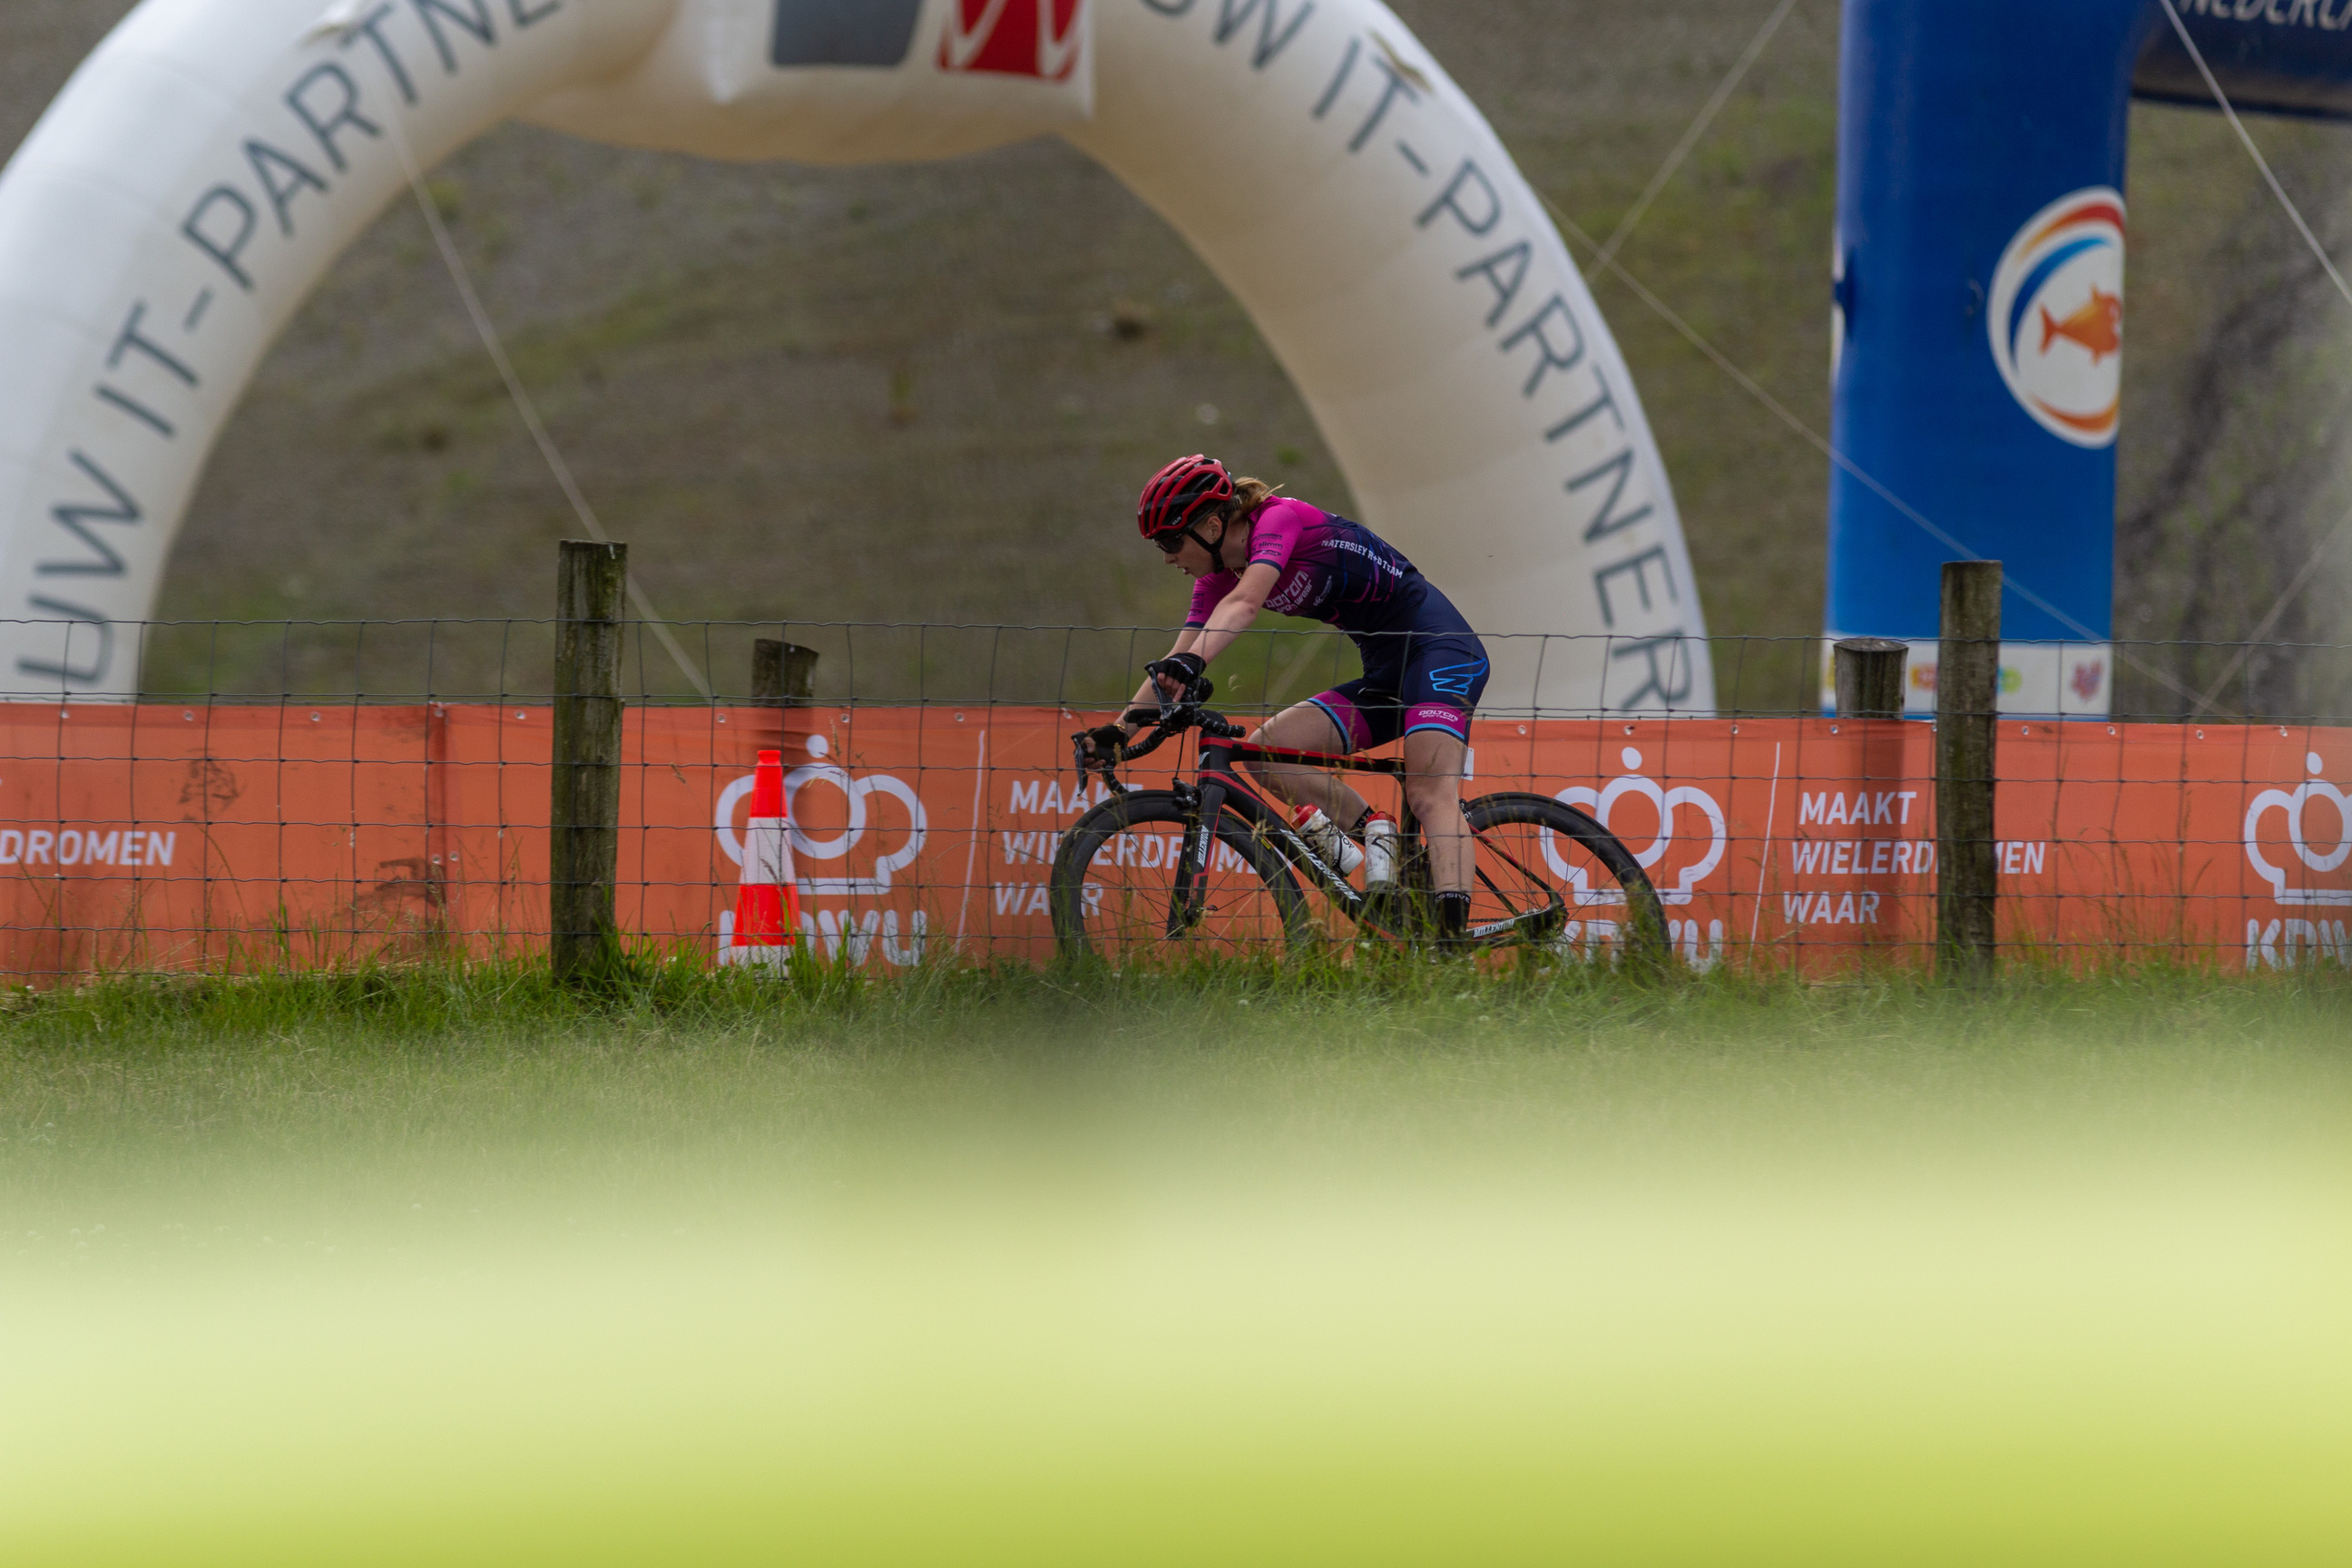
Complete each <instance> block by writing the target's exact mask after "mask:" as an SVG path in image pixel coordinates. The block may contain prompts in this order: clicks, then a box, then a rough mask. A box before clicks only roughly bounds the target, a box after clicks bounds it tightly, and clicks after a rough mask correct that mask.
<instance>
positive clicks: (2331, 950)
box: [2245, 752, 2352, 969]
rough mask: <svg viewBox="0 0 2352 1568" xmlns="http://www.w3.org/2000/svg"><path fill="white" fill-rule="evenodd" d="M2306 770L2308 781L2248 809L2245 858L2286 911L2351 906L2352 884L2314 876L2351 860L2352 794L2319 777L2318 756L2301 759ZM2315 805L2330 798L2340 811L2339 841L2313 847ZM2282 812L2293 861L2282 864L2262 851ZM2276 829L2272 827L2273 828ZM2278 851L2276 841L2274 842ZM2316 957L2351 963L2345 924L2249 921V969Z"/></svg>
mask: <svg viewBox="0 0 2352 1568" xmlns="http://www.w3.org/2000/svg"><path fill="white" fill-rule="evenodd" d="M2303 765H2304V771H2305V773H2308V774H2310V775H2311V776H2310V777H2308V778H2306V779H2305V781H2304V782H2303V783H2302V784H2300V785H2298V786H2296V787H2295V788H2294V789H2292V790H2284V789H2266V790H2264V791H2263V792H2262V793H2261V794H2260V795H2256V796H2254V798H2253V799H2252V801H2251V802H2249V803H2248V804H2247V806H2246V827H2245V841H2246V860H2247V862H2248V863H2249V864H2250V865H2252V867H2253V868H2254V874H2255V875H2256V876H2259V877H2260V878H2262V879H2263V881H2265V882H2267V883H2269V884H2270V888H2271V898H2272V899H2273V900H2274V901H2276V902H2277V903H2279V904H2280V905H2282V906H2284V907H2285V908H2287V909H2308V910H2319V909H2327V908H2336V909H2347V908H2352V886H2338V887H2318V886H2315V885H2314V879H2315V878H2320V877H2326V876H2328V875H2329V874H2330V873H2332V872H2336V871H2340V870H2342V869H2343V868H2344V864H2345V862H2346V861H2347V859H2352V791H2346V790H2341V789H2338V788H2336V786H2335V785H2334V784H2329V783H2328V782H2327V781H2326V779H2324V778H2321V777H2320V776H2319V775H2320V772H2321V769H2322V767H2323V764H2322V763H2321V762H2320V760H2319V753H2318V752H2311V753H2310V754H2308V755H2306V756H2305V758H2304V760H2303ZM2314 801H2326V803H2327V804H2328V805H2330V806H2332V807H2333V808H2334V810H2335V813H2336V842H2335V843H2334V844H2332V845H2331V844H2329V843H2327V842H2326V838H2325V837H2322V838H2321V840H2320V841H2319V842H2318V843H2314V842H2312V839H2311V836H2310V834H2311V829H2312V827H2313V826H2315V824H2314V823H2313V821H2312V814H2311V811H2310V807H2311V804H2312V803H2313V802H2314ZM2274 811H2275V812H2280V813H2283V814H2284V817H2285V823H2284V826H2285V828H2286V847H2287V848H2288V849H2290V850H2291V851H2293V853H2294V864H2293V865H2287V864H2284V863H2282V862H2284V859H2285V857H2284V856H2281V857H2280V858H2279V859H2278V860H2273V858H2271V855H2270V854H2266V853H2264V849H2263V837H2262V836H2263V828H2264V826H2266V825H2267V824H2266V822H2265V819H2266V818H2268V817H2269V816H2270V815H2271V813H2273V812H2274ZM2275 831H2276V829H2275V828H2273V832H2275ZM2275 844H2276V841H2275V840H2273V851H2272V853H2275V852H2276V851H2275ZM2305 952H2308V953H2309V954H2310V955H2311V956H2312V957H2314V958H2333V959H2334V960H2335V961H2336V963H2342V964H2352V931H2347V927H2346V922H2345V921H2340V920H2336V921H2331V920H2325V919H2321V918H2318V917H2317V916H2314V917H2313V918H2311V919H2308V920H2305V919H2302V918H2299V917H2295V916H2286V917H2283V918H2281V919H2278V920H2273V921H2260V920H2250V921H2247V922H2246V967H2247V968H2248V969H2252V968H2255V967H2256V966H2257V965H2268V966H2269V967H2271V968H2273V969H2291V968H2293V967H2294V966H2295V964H2297V963H2300V962H2302V960H2303V957H2304V955H2305Z"/></svg>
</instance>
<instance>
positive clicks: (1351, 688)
mask: <svg viewBox="0 0 2352 1568" xmlns="http://www.w3.org/2000/svg"><path fill="white" fill-rule="evenodd" d="M1366 642H1370V643H1371V644H1372V646H1371V647H1365V648H1364V654H1365V658H1364V673H1363V676H1362V677H1361V679H1356V680H1350V681H1347V682H1345V683H1344V684H1341V685H1339V686H1335V687H1333V688H1332V689H1330V690H1328V691H1327V692H1325V693H1323V695H1322V696H1320V697H1313V698H1309V699H1308V700H1309V701H1311V702H1313V703H1314V704H1315V706H1316V707H1318V708H1320V709H1321V710H1323V711H1324V712H1325V713H1326V714H1327V715H1328V716H1329V718H1330V720H1331V722H1333V723H1334V724H1337V725H1338V726H1339V733H1340V734H1342V735H1344V736H1346V737H1347V742H1348V750H1349V751H1351V752H1369V751H1370V750H1372V749H1373V748H1375V747H1378V746H1385V745H1387V744H1388V743H1389V742H1391V741H1394V740H1397V739H1399V738H1400V737H1402V736H1405V735H1410V734H1412V733H1413V732H1414V731H1418V730H1437V731H1443V732H1444V733H1445V734H1448V735H1451V736H1453V737H1454V739H1455V740H1457V741H1460V742H1463V743H1464V744H1465V745H1467V744H1468V743H1469V741H1470V715H1471V714H1472V713H1473V712H1474V711H1475V710H1476V709H1477V706H1478V699H1479V697H1480V696H1481V695H1482V694H1483V693H1484V692H1485V691H1486V676H1487V674H1488V668H1489V667H1488V665H1487V662H1486V645H1484V644H1483V643H1481V642H1480V641H1479V640H1478V638H1477V637H1476V636H1475V635H1474V634H1472V633H1469V632H1450V633H1445V634H1443V635H1439V636H1434V637H1422V636H1414V635H1412V634H1398V635H1397V636H1395V637H1394V638H1393V640H1391V638H1390V637H1381V638H1378V639H1372V638H1364V639H1360V641H1359V643H1358V647H1364V644H1365V643H1366Z"/></svg>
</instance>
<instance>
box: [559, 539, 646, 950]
mask: <svg viewBox="0 0 2352 1568" xmlns="http://www.w3.org/2000/svg"><path fill="white" fill-rule="evenodd" d="M628 580H629V547H628V546H627V545H625V544H598V543H594V542H590V541H587V540H582V539H567V540H565V541H564V542H563V543H562V557H561V561H560V564H559V568H558V574H557V583H556V594H555V603H556V609H555V616H556V628H555V753H554V759H553V761H554V766H553V767H552V768H551V769H550V770H549V772H550V773H551V775H552V778H553V790H554V798H553V801H552V803H551V806H550V808H549V815H548V825H549V827H550V829H551V832H550V834H549V837H548V889H547V894H548V897H547V904H548V928H549V941H548V952H549V957H550V958H551V960H552V962H553V964H554V969H555V978H556V979H557V981H559V982H571V981H575V980H580V979H585V978H593V976H595V975H597V974H599V973H604V972H606V971H607V970H608V969H609V967H610V965H611V963H612V962H613V960H614V958H616V957H617V956H618V953H619V950H620V939H619V934H618V931H617V930H616V929H615V924H614V911H613V885H614V881H615V880H616V879H618V876H619V866H620V853H621V629H622V628H621V614H622V604H623V601H624V599H625V595H626V592H627V586H628Z"/></svg>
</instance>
